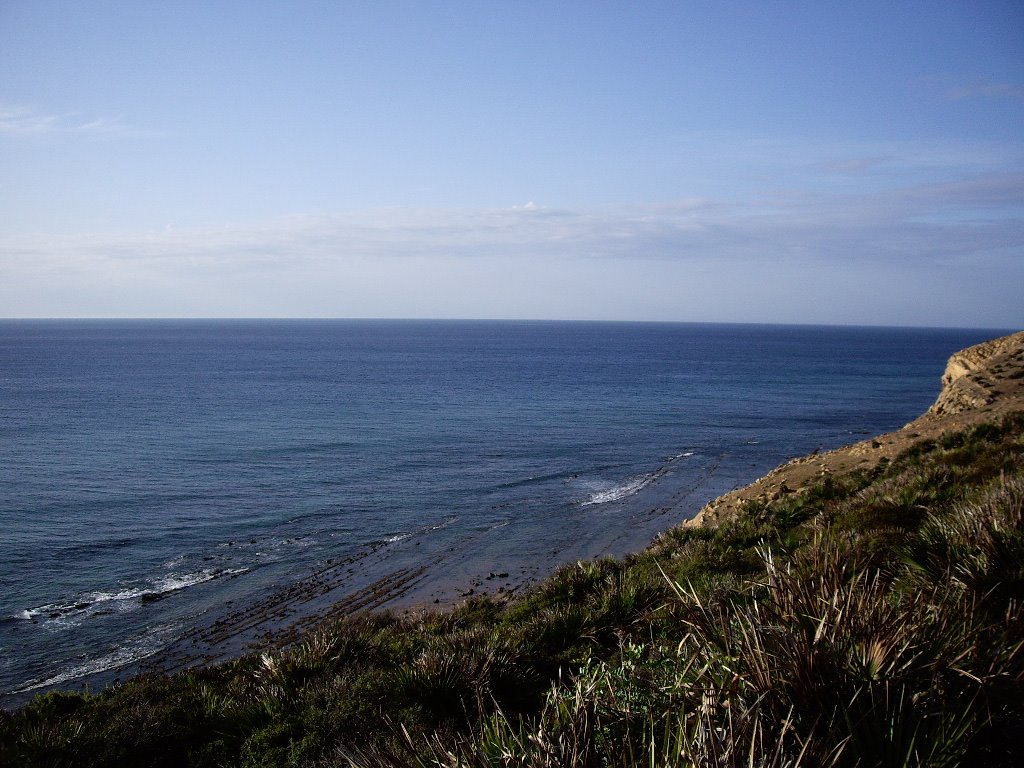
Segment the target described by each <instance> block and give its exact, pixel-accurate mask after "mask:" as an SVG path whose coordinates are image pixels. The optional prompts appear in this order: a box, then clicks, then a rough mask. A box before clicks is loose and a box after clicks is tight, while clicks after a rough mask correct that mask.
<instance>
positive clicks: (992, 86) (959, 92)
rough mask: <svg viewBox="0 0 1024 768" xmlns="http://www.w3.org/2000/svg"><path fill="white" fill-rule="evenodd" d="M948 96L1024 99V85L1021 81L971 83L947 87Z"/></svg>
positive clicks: (958, 98) (953, 97) (956, 97)
mask: <svg viewBox="0 0 1024 768" xmlns="http://www.w3.org/2000/svg"><path fill="white" fill-rule="evenodd" d="M946 98H948V99H951V100H953V101H960V100H962V99H974V98H985V99H1015V100H1020V99H1024V85H1021V84H1019V83H969V84H966V85H957V86H953V87H951V88H947V89H946Z"/></svg>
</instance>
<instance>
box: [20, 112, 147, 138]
mask: <svg viewBox="0 0 1024 768" xmlns="http://www.w3.org/2000/svg"><path fill="white" fill-rule="evenodd" d="M130 130H131V129H130V127H129V126H127V125H126V124H125V122H124V119H123V118H122V117H121V116H116V117H92V118H85V117H82V116H81V115H76V114H62V115H61V114H46V113H43V112H40V111H39V110H36V109H34V108H32V107H26V106H11V105H0V133H3V134H9V135H24V136H32V135H35V136H38V135H44V134H84V135H94V136H95V135H111V134H125V133H129V132H130Z"/></svg>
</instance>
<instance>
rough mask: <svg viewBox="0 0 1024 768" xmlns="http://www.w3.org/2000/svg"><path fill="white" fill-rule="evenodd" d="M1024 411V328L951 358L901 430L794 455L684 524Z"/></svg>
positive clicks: (710, 521)
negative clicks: (927, 402) (934, 390)
mask: <svg viewBox="0 0 1024 768" xmlns="http://www.w3.org/2000/svg"><path fill="white" fill-rule="evenodd" d="M1020 410H1024V331H1021V332H1019V333H1014V334H1011V335H1009V336H1003V337H1002V338H998V339H993V340H991V341H986V342H983V343H982V344H977V345H975V346H973V347H968V348H967V349H964V350H961V351H960V352H957V353H956V354H954V355H952V356H951V357H950V358H949V362H948V364H947V365H946V371H945V373H944V374H943V376H942V391H941V392H940V393H939V396H938V398H937V399H936V401H935V404H934V405H932V407H931V408H929V409H928V411H926V412H925V413H924V414H922V415H921V416H919V417H918V418H917V419H915V420H914V421H912V422H910V423H909V424H907V425H906V426H905V427H903V428H902V429H899V430H896V431H895V432H889V433H888V434H884V435H879V436H878V437H875V438H872V439H869V440H864V441H861V442H859V443H855V444H853V445H848V446H845V447H843V448H837V449H836V450H833V451H829V452H828V453H821V454H813V455H810V456H804V457H802V458H799V459H794V460H792V461H790V462H788V463H786V464H783V465H782V466H780V467H777V468H776V469H774V470H772V471H771V472H769V473H768V474H767V475H765V476H764V477H762V478H760V479H759V480H756V481H755V482H753V483H751V484H750V485H748V486H746V487H745V488H739V489H737V490H735V491H731V492H729V493H727V494H725V495H724V496H720V497H719V498H717V499H715V500H714V501H712V502H711V503H709V504H707V505H706V506H705V507H704V508H703V509H702V510H700V512H698V513H697V515H696V516H694V517H693V518H692V519H691V520H687V521H686V522H685V523H684V525H687V526H701V525H705V526H707V525H715V524H716V523H718V522H720V521H721V520H724V519H728V518H729V517H730V516H732V515H734V514H736V513H737V512H738V511H739V510H740V508H741V507H742V506H743V504H745V503H746V502H748V501H771V500H775V499H777V498H779V497H780V496H783V495H787V494H791V493H803V492H805V491H806V490H808V489H810V488H811V487H813V486H814V485H815V484H817V483H819V482H821V481H822V480H823V479H824V478H826V477H827V476H829V475H833V476H838V475H841V474H845V473H847V472H852V471H854V470H857V469H870V468H872V467H874V466H876V465H877V464H878V463H879V462H880V461H881V460H882V459H892V458H894V457H895V456H896V455H897V454H899V453H900V452H901V451H903V450H905V449H907V448H909V447H910V446H911V445H913V444H914V443H916V442H918V441H920V440H925V439H935V438H938V437H940V436H941V435H942V434H944V433H946V432H956V431H959V430H962V429H964V428H965V427H969V426H973V425H975V424H980V423H983V422H987V421H995V420H998V419H1000V418H1001V417H1002V416H1004V415H1005V414H1007V413H1010V412H1012V411H1020Z"/></svg>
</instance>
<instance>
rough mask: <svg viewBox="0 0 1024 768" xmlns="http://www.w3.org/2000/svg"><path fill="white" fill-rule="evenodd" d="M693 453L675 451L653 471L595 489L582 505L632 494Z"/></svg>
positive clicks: (604, 502)
mask: <svg viewBox="0 0 1024 768" xmlns="http://www.w3.org/2000/svg"><path fill="white" fill-rule="evenodd" d="M695 455H696V453H695V452H694V451H683V452H682V453H677V454H676V455H675V456H672V457H670V458H668V459H666V460H665V463H664V465H662V466H661V467H660V468H659V469H658V470H656V471H654V472H650V473H648V474H645V475H640V476H639V477H634V478H632V479H630V480H627V481H626V482H625V483H623V484H622V485H616V486H614V487H612V488H608V489H606V490H603V491H597V492H596V493H594V494H593V495H592V496H591V497H590V498H589V499H587V500H586V501H584V502H583V503H582V506H584V507H589V506H591V505H592V504H607V503H608V502H610V501H619V500H620V499H624V498H626V497H627V496H632V495H633V494H634V493H637V492H638V491H641V490H643V489H644V488H646V487H647V486H648V485H650V484H651V483H653V482H654V481H655V480H657V479H658V478H660V477H662V476H663V475H665V474H666V473H667V472H668V471H669V466H670V465H671V464H672V463H674V462H676V461H679V459H688V458H690V457H691V456H695Z"/></svg>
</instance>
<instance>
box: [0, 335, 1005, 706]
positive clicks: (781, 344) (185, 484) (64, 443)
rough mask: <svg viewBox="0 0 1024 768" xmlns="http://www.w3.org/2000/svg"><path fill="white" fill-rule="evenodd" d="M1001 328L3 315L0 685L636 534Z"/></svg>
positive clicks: (905, 414)
mask: <svg viewBox="0 0 1024 768" xmlns="http://www.w3.org/2000/svg"><path fill="white" fill-rule="evenodd" d="M1000 333H1001V332H1000V331H984V330H924V329H878V328H835V327H796V326H741V325H701V324H643V323H545V322H468V321H467V322H446V321H445V322H442V321H437V322H427V321H270V320H268V321H249V320H245V321H241V320H239V321H2V322H0V696H3V697H4V699H0V700H6V701H7V702H8V703H10V702H12V701H16V700H18V698H19V697H23V696H24V692H35V691H41V690H45V689H47V688H49V687H54V686H56V687H62V688H68V689H76V688H79V687H80V686H81V685H82V684H83V683H86V682H88V683H90V684H94V683H93V682H91V681H94V680H97V679H99V678H97V677H96V675H97V674H100V675H102V674H106V675H108V677H109V676H110V675H116V674H120V673H126V671H130V670H134V669H137V668H138V667H139V665H140V664H145V663H146V662H147V660H148V661H149V662H150V663H154V664H156V666H158V667H159V666H160V664H159V663H157V660H159V659H161V657H162V655H166V654H167V653H168V649H172V648H174V647H176V646H177V647H181V646H183V645H184V644H185V640H186V639H188V638H192V639H191V640H189V642H191V643H192V644H193V645H195V643H196V640H195V638H196V637H197V635H196V634H195V633H196V631H197V628H198V627H203V626H206V627H209V626H211V624H213V623H214V622H216V621H221V620H223V619H224V617H233V618H232V621H238V617H239V616H241V615H243V613H242V612H244V611H245V610H247V607H248V606H252V605H258V604H261V602H260V601H263V603H262V604H263V605H264V606H268V605H269V606H271V608H273V610H277V609H276V608H274V606H277V605H283V606H285V607H284V608H282V609H281V615H280V616H278V617H277V619H276V620H278V621H286V617H285V614H286V613H288V612H289V611H297V612H298V613H295V616H300V615H301V614H302V611H307V612H308V613H310V615H312V614H314V613H316V611H321V612H323V611H325V610H327V606H328V605H329V604H330V603H331V602H332V601H336V600H338V599H341V598H344V597H346V596H348V598H349V599H350V602H351V605H353V606H354V607H358V606H359V605H363V604H364V602H361V601H360V600H356V599H355V598H353V597H352V596H353V595H361V594H363V593H362V592H360V590H363V589H365V588H366V587H367V585H370V584H373V583H374V581H375V580H379V579H381V578H384V579H385V580H386V581H387V579H391V580H390V581H387V583H388V584H389V585H392V586H394V585H401V586H400V588H399V587H397V586H396V588H395V591H394V593H393V594H392V593H388V595H389V596H390V597H389V598H388V599H386V600H384V601H383V602H384V604H385V605H386V606H400V605H403V604H406V605H407V604H414V603H416V604H418V603H423V604H430V603H432V602H433V601H434V600H441V601H442V602H449V601H451V600H453V599H458V598H459V597H460V595H462V594H465V591H466V590H467V589H468V588H469V587H470V585H474V587H475V588H477V589H484V588H491V589H495V588H498V586H499V584H500V585H501V588H505V587H508V588H509V589H513V588H515V587H516V586H517V585H519V586H521V585H522V584H523V583H525V582H526V581H528V580H529V579H532V578H539V577H542V576H544V575H545V574H546V573H547V572H549V571H550V570H551V568H552V567H553V566H554V565H556V564H557V563H559V562H564V561H570V560H574V559H576V558H580V557H593V556H597V555H600V554H603V553H614V554H622V553H624V552H627V551H630V550H635V549H638V548H641V547H643V546H644V545H645V544H646V543H647V542H649V541H650V539H651V537H652V536H653V535H654V534H655V533H657V531H658V530H661V529H664V528H666V527H668V526H670V525H672V524H675V523H677V522H679V521H680V520H682V519H684V518H686V517H689V516H691V515H692V514H694V513H695V512H697V510H698V509H699V508H700V507H701V505H702V504H703V503H705V502H706V501H708V500H710V499H711V498H713V497H715V496H717V495H719V494H720V493H722V492H725V491H727V490H729V489H731V488H733V487H736V486H737V485H742V484H746V483H747V482H750V481H751V480H753V479H755V478H756V477H758V476H760V475H761V474H764V472H765V471H767V470H768V469H770V468H771V467H773V466H775V465H777V464H779V463H781V462H782V461H784V460H786V459H788V458H791V457H793V456H798V455H802V454H805V453H808V452H810V451H812V450H814V449H816V448H831V447H835V446H838V445H841V444H844V443H849V442H853V441H855V440H858V439H862V438H863V437H864V436H865V435H868V434H875V433H879V432H882V431H887V430H891V429H893V428H896V427H899V426H902V425H903V424H904V423H906V422H907V421H910V420H911V419H913V418H914V417H916V416H917V415H919V414H920V413H921V412H923V411H924V410H925V409H926V408H927V407H928V406H929V405H930V404H931V402H932V401H933V400H934V398H935V396H936V394H937V393H938V390H939V377H940V376H941V374H942V371H943V368H944V366H945V362H946V359H947V358H948V356H949V355H950V354H952V353H953V352H955V351H957V350H958V349H961V348H963V347H965V346H969V345H971V344H974V343H977V342H980V341H983V340H985V339H987V338H991V337H993V336H996V335H999V334H1000ZM339 563H340V564H342V565H344V568H342V567H340V566H339ZM396 574H397V575H396ZM399 576H401V578H399ZM321 582H323V583H324V584H325V586H323V589H322V590H321V591H320V593H318V594H320V597H319V599H318V600H312V601H309V602H308V603H307V602H302V604H301V605H300V604H299V603H298V602H294V604H293V603H287V604H286V603H282V602H280V601H278V602H277V603H275V602H274V599H273V596H274V595H275V594H277V595H280V594H282V590H287V589H288V586H289V585H290V584H296V583H304V584H306V587H307V588H310V585H317V584H320V583H321ZM389 588H390V587H389ZM267 601H269V602H267ZM381 602H382V601H381V600H380V599H378V600H377V602H376V603H373V602H372V601H371V603H369V604H380V603H381ZM303 606H308V607H303ZM286 609H287V610H286ZM271 612H272V611H271V609H270V608H267V609H266V610H264V613H271ZM262 629H263V627H262V626H259V627H256V628H255V629H254V630H253V632H256V630H262ZM254 641H255V639H254V638H253V637H250V636H243V637H240V638H236V642H237V643H243V642H244V643H249V642H254ZM237 650H238V648H237V647H236V648H233V649H227V650H224V649H221V652H237ZM213 655H216V654H213ZM211 657H212V656H211ZM164 666H168V665H166V664H165V665H164ZM18 692H21V693H18Z"/></svg>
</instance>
